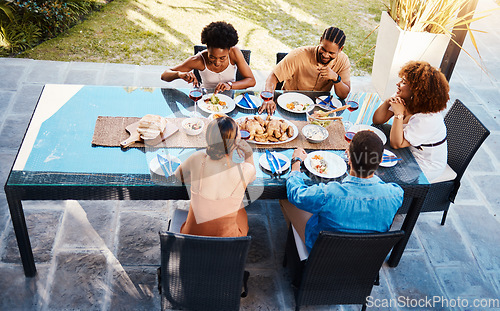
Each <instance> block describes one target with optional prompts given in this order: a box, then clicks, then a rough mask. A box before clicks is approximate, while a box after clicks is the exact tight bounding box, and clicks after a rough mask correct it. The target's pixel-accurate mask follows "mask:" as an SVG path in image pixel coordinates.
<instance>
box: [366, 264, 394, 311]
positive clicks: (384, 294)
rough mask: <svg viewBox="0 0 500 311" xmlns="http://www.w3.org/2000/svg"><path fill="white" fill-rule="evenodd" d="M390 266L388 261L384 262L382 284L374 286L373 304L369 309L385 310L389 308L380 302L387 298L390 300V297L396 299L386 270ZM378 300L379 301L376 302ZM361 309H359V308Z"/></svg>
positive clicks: (381, 270) (371, 298) (381, 275)
mask: <svg viewBox="0 0 500 311" xmlns="http://www.w3.org/2000/svg"><path fill="white" fill-rule="evenodd" d="M388 269H392V268H390V267H389V266H388V265H387V263H386V262H384V264H383V266H382V269H380V273H379V275H380V285H379V286H373V288H372V292H371V294H370V296H371V297H370V298H369V299H370V301H371V306H370V308H369V309H368V310H370V311H372V310H381V311H385V310H387V308H384V307H382V305H381V304H380V303H378V302H381V301H385V300H390V299H395V297H392V292H391V291H392V289H391V287H390V285H389V282H388V275H387V273H386V272H385V271H386V270H388ZM375 302H377V303H375ZM358 310H359V309H358Z"/></svg>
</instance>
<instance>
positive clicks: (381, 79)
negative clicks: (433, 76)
mask: <svg viewBox="0 0 500 311" xmlns="http://www.w3.org/2000/svg"><path fill="white" fill-rule="evenodd" d="M469 1H470V0H390V1H389V5H388V9H387V11H383V12H382V16H381V20H380V26H379V30H378V36H377V45H376V48H375V56H374V59H373V68H372V81H373V85H374V87H375V89H376V90H377V92H378V93H379V95H380V97H381V98H382V99H385V98H388V97H390V96H391V95H392V94H393V93H394V92H395V91H396V85H395V84H396V83H397V81H398V72H399V70H400V68H401V67H402V66H403V65H404V64H405V63H406V62H408V61H410V60H424V61H427V62H429V63H430V64H431V65H432V66H434V67H439V66H440V64H441V60H442V59H443V55H444V53H445V51H446V48H447V47H448V44H449V42H450V40H452V42H454V43H455V44H457V45H458V43H457V42H456V41H454V39H453V37H452V30H453V29H457V28H458V27H462V28H463V29H466V30H467V31H468V33H469V35H470V36H471V39H472V42H474V37H473V34H472V32H471V29H470V27H469V26H470V23H472V22H473V21H476V20H478V19H481V18H483V17H485V16H481V17H476V18H472V16H473V14H474V10H472V11H470V12H468V13H467V14H465V15H463V16H458V13H459V12H460V11H461V10H462V9H463V8H464V7H465V6H466V5H467V4H468V2H469ZM476 50H477V46H476ZM467 54H468V53H467ZM469 55H470V54H469Z"/></svg>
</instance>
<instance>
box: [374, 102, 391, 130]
mask: <svg viewBox="0 0 500 311" xmlns="http://www.w3.org/2000/svg"><path fill="white" fill-rule="evenodd" d="M389 107H390V104H389V99H386V100H385V101H384V102H383V103H382V105H380V106H379V107H378V108H377V110H375V113H374V114H373V118H372V122H373V124H384V123H385V122H387V121H388V120H389V119H390V118H391V117H392V115H393V113H392V112H391V111H389Z"/></svg>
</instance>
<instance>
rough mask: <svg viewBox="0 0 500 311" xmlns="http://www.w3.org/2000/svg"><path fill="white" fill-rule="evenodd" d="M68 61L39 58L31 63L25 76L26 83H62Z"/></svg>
mask: <svg viewBox="0 0 500 311" xmlns="http://www.w3.org/2000/svg"><path fill="white" fill-rule="evenodd" d="M67 66H68V63H65V62H57V61H47V60H39V61H36V62H35V63H33V65H32V66H31V70H30V72H29V73H28V76H27V77H26V82H28V83H40V84H50V83H63V82H64V77H65V70H66V68H67Z"/></svg>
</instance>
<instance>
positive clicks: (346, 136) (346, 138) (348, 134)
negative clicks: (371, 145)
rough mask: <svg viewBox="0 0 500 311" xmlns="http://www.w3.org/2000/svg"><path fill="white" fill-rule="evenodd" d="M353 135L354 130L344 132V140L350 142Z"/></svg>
mask: <svg viewBox="0 0 500 311" xmlns="http://www.w3.org/2000/svg"><path fill="white" fill-rule="evenodd" d="M354 135H356V133H354V132H346V133H345V135H344V138H345V140H346V141H347V142H348V143H351V141H352V138H353V137H354Z"/></svg>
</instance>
